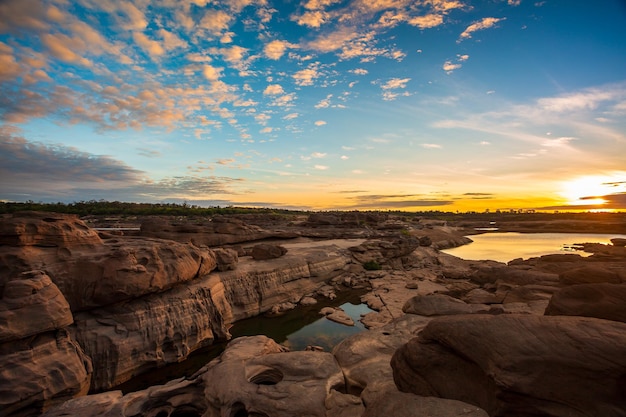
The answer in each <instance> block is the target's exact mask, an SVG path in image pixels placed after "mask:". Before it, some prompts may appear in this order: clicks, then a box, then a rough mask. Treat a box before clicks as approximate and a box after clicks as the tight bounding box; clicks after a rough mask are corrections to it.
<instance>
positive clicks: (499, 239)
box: [443, 233, 626, 262]
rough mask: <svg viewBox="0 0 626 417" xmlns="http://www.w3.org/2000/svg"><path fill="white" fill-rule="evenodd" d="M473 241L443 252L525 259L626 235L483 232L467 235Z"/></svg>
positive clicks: (480, 257)
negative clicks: (577, 244) (578, 244)
mask: <svg viewBox="0 0 626 417" xmlns="http://www.w3.org/2000/svg"><path fill="white" fill-rule="evenodd" d="M468 237H469V238H470V239H472V240H473V242H472V243H470V244H469V245H463V246H459V247H457V248H451V249H446V250H444V251H443V252H445V253H449V254H450V255H454V256H458V257H459V258H463V259H468V260H483V259H491V260H494V261H500V262H508V261H511V260H513V259H516V258H523V259H528V258H532V257H536V256H542V255H549V254H555V253H577V254H579V255H581V256H588V255H591V254H590V253H585V252H582V251H577V250H573V249H572V248H571V246H572V245H574V244H576V243H604V244H608V243H611V239H612V238H616V237H621V238H624V237H626V235H618V234H615V235H610V234H599V233H595V234H592V233H483V234H480V235H471V236H468Z"/></svg>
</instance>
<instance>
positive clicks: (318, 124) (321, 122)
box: [315, 120, 326, 126]
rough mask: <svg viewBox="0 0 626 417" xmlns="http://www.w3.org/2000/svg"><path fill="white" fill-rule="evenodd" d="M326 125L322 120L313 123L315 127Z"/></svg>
mask: <svg viewBox="0 0 626 417" xmlns="http://www.w3.org/2000/svg"><path fill="white" fill-rule="evenodd" d="M325 124H326V122H325V121H324V120H317V121H316V122H315V126H324V125H325Z"/></svg>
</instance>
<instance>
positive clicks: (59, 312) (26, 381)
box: [0, 271, 91, 416]
mask: <svg viewBox="0 0 626 417" xmlns="http://www.w3.org/2000/svg"><path fill="white" fill-rule="evenodd" d="M72 321H73V319H72V314H71V312H70V307H69V304H68V303H67V301H66V300H65V298H64V297H63V294H61V292H60V291H59V289H58V288H57V286H56V285H54V283H52V281H51V280H50V277H48V276H47V275H46V274H44V273H43V272H42V271H31V272H27V273H23V274H20V275H19V276H18V277H15V278H13V279H11V280H10V281H8V282H6V283H5V285H4V288H3V291H2V292H1V293H0V363H2V366H0V416H8V415H12V416H29V415H37V414H38V413H40V412H41V411H42V410H45V409H46V408H48V407H50V406H52V405H54V404H57V403H60V402H63V401H65V400H67V399H69V398H72V397H75V396H79V395H85V394H86V393H87V391H88V390H89V384H90V377H91V361H90V359H89V358H88V357H87V356H86V355H85V354H84V353H83V351H82V349H81V347H80V346H79V345H78V344H77V343H76V342H75V341H74V340H73V339H72V337H71V336H70V335H69V333H68V332H67V330H66V328H67V326H69V325H71V324H72Z"/></svg>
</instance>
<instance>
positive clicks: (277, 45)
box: [263, 40, 294, 60]
mask: <svg viewBox="0 0 626 417" xmlns="http://www.w3.org/2000/svg"><path fill="white" fill-rule="evenodd" d="M293 46H294V45H292V44H291V43H289V42H286V41H281V40H273V41H271V42H270V43H268V44H267V45H265V47H264V48H263V53H265V56H266V57H268V58H269V59H273V60H278V59H280V58H281V57H282V56H283V55H284V54H285V52H286V51H287V49H288V48H293Z"/></svg>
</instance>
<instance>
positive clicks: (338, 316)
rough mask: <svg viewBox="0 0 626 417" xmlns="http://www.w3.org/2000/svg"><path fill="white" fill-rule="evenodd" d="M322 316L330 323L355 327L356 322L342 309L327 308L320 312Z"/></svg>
mask: <svg viewBox="0 0 626 417" xmlns="http://www.w3.org/2000/svg"><path fill="white" fill-rule="evenodd" d="M320 314H322V315H323V316H324V317H326V318H327V319H328V320H330V321H334V322H335V323H339V324H343V325H344V326H354V320H352V318H351V317H350V316H348V315H347V314H346V312H345V311H343V310H342V309H341V308H339V307H337V308H332V307H327V308H323V309H322V310H320Z"/></svg>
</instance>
